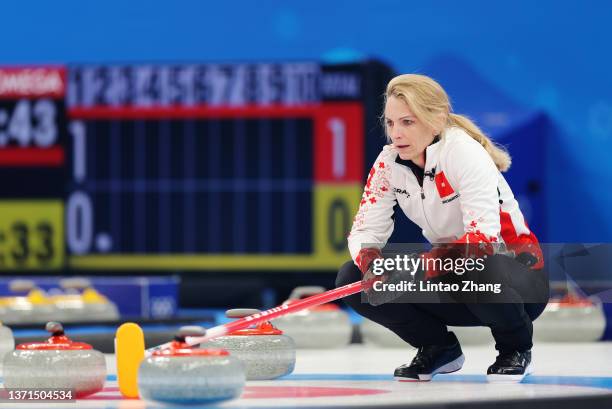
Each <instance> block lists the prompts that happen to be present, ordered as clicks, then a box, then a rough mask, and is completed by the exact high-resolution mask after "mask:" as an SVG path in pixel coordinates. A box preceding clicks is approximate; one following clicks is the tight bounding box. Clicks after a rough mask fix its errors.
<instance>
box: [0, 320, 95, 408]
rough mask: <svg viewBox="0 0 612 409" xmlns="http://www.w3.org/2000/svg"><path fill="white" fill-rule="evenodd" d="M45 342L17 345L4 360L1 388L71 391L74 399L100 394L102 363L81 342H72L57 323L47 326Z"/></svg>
mask: <svg viewBox="0 0 612 409" xmlns="http://www.w3.org/2000/svg"><path fill="white" fill-rule="evenodd" d="M46 330H47V331H49V332H50V333H51V337H50V338H49V339H48V340H47V341H46V342H33V343H27V344H19V345H17V348H16V349H15V350H14V351H13V352H11V353H8V354H6V355H5V357H4V368H3V376H4V387H5V388H13V389H22V388H29V389H71V390H73V391H74V393H75V395H76V397H77V398H82V397H84V396H87V395H91V394H93V393H96V392H98V391H101V390H102V388H103V387H104V381H105V380H106V361H105V359H104V355H103V354H102V353H101V352H98V351H96V350H94V349H93V348H92V347H91V345H89V344H86V343H84V342H73V341H71V340H70V339H69V338H68V337H67V336H66V335H65V334H64V328H63V327H62V325H61V324H60V323H58V322H49V323H47V326H46Z"/></svg>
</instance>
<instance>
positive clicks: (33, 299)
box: [4, 280, 64, 324]
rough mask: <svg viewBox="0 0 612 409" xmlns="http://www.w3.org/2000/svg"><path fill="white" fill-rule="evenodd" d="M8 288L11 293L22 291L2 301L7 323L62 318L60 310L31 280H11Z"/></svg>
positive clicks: (34, 322) (38, 321)
mask: <svg viewBox="0 0 612 409" xmlns="http://www.w3.org/2000/svg"><path fill="white" fill-rule="evenodd" d="M9 289H10V290H11V292H13V293H24V294H20V295H15V296H13V297H9V298H8V299H7V300H5V301H4V304H5V307H6V308H7V316H6V317H5V318H4V321H5V322H6V323H7V324H41V323H44V322H47V321H51V320H54V319H55V320H63V319H64V317H63V315H62V313H61V311H58V309H57V308H56V307H55V305H53V302H52V301H51V300H50V299H49V297H47V294H46V293H45V292H44V291H43V290H42V289H40V288H38V287H37V286H36V284H35V283H34V281H32V280H12V281H11V282H10V283H9Z"/></svg>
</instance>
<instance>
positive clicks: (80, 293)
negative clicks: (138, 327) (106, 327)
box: [53, 277, 120, 322]
mask: <svg viewBox="0 0 612 409" xmlns="http://www.w3.org/2000/svg"><path fill="white" fill-rule="evenodd" d="M60 286H61V287H62V289H63V290H64V291H65V293H64V294H60V295H56V296H54V297H53V301H54V303H55V305H56V306H57V308H58V309H59V310H60V311H63V312H64V313H65V315H66V319H67V320H70V321H72V322H76V321H89V322H91V321H95V322H98V321H117V320H119V318H120V315H119V310H118V309H117V306H116V305H115V304H114V303H113V302H111V301H110V300H109V299H108V298H107V297H105V296H104V295H102V294H100V293H99V292H98V291H96V289H94V288H93V286H92V283H91V281H89V280H88V279H86V278H78V277H77V278H66V279H63V280H60Z"/></svg>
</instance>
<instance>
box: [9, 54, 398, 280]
mask: <svg viewBox="0 0 612 409" xmlns="http://www.w3.org/2000/svg"><path fill="white" fill-rule="evenodd" d="M58 72H61V74H62V78H63V79H66V82H65V84H64V83H62V84H63V85H64V88H62V89H61V93H60V94H53V95H51V96H49V95H43V96H42V97H41V98H40V99H41V100H44V101H47V100H49V99H51V100H52V101H53V106H54V107H55V113H56V114H55V126H56V127H57V129H59V130H60V131H59V132H58V135H59V136H58V137H57V139H56V140H55V143H54V144H53V145H48V146H44V147H43V148H44V149H43V150H44V151H45V152H46V153H45V155H46V157H47V159H46V160H47V162H46V164H44V165H43V167H42V168H41V167H40V163H38V164H35V163H31V164H29V165H28V163H27V160H26V162H24V163H22V164H21V165H19V166H3V165H2V158H6V157H9V156H10V155H8V156H7V155H6V154H5V155H4V156H3V152H9V150H7V149H9V147H8V146H3V145H1V144H2V135H3V134H2V133H1V132H2V130H3V128H2V126H3V122H2V119H3V118H2V112H3V111H2V110H0V171H2V172H5V173H3V175H8V174H9V173H10V172H15V173H14V179H15V180H18V181H20V182H22V181H26V180H28V181H29V182H28V183H27V187H21V189H25V190H19V189H20V186H21V185H22V183H15V184H14V186H13V190H11V191H7V192H8V193H7V194H6V200H2V201H0V211H2V210H3V206H8V208H6V209H4V210H8V212H4V213H0V243H1V241H2V230H3V229H10V228H11V225H12V224H14V223H15V221H16V219H19V218H22V217H21V216H20V214H23V213H24V212H23V211H21V212H19V211H17V213H14V212H15V210H16V209H19V208H20V206H21V207H22V208H23V206H24V205H35V207H34V208H31V209H30V210H29V214H31V215H33V216H31V217H30V219H28V220H29V221H28V222H27V223H26V224H28V223H29V225H31V227H29V229H30V230H31V232H33V231H35V230H36V223H37V220H38V219H41V217H42V219H41V220H42V222H43V224H44V223H47V224H50V225H51V226H52V232H51V234H48V237H47V242H51V243H53V254H54V255H53V257H52V259H53V263H49V262H47V263H46V264H45V263H40V262H28V263H25V264H24V263H22V264H19V263H14V262H11V263H8V264H6V263H5V265H4V266H1V265H0V269H7V270H21V269H29V270H31V269H33V270H40V269H45V270H49V269H50V270H52V269H58V268H67V269H76V270H78V271H84V270H92V272H95V271H96V270H99V271H109V270H117V271H126V270H138V271H146V270H150V269H158V270H174V271H176V270H187V269H193V270H207V269H210V270H222V269H225V270H245V269H246V270H252V269H265V270H296V269H297V270H300V269H302V270H303V269H308V270H328V269H336V268H337V266H338V265H339V264H340V263H342V262H344V261H345V260H346V259H347V258H348V257H349V256H348V252H347V249H346V234H347V232H348V229H349V228H350V225H351V223H352V217H353V215H354V213H355V211H356V209H357V206H358V204H359V199H360V196H361V189H362V183H363V176H364V169H365V168H366V167H368V164H369V162H370V161H371V160H372V155H376V153H377V152H374V153H373V152H371V151H372V149H370V148H369V145H368V144H370V143H371V141H370V142H368V144H366V142H365V135H366V134H367V133H374V134H375V135H379V128H378V125H377V119H376V118H377V116H378V114H379V110H380V102H381V100H380V95H381V94H382V92H383V87H382V85H384V83H385V82H386V81H387V80H388V78H389V76H390V70H389V69H388V68H387V67H385V66H384V65H382V64H380V63H376V62H368V63H363V64H350V65H322V64H319V63H314V62H305V63H300V62H294V63H279V64H183V65H178V64H174V65H145V64H139V65H129V64H124V65H74V66H70V67H68V68H67V69H65V70H64V69H61V70H60V71H58ZM0 79H1V77H0ZM0 95H1V81H0ZM64 96H65V99H64ZM11 98H12V99H11ZM11 98H8V99H6V98H4V99H3V100H0V103H7V104H9V105H10V104H13V105H10V106H11V107H12V106H15V104H17V103H18V102H16V101H18V100H19V98H21V99H23V98H24V97H23V96H21V97H14V98H13V97H11ZM27 98H29V99H28V101H29V102H28V103H29V104H30V106H29V110H30V112H32V113H33V114H36V115H38V116H36V115H33V116H32V119H31V121H30V125H31V126H30V128H29V132H30V136H29V138H30V139H29V140H31V141H37V140H41V139H40V135H39V134H36V132H35V131H34V129H35V128H36V127H38V128H39V129H40V128H41V127H42V126H43V125H45V124H48V122H44V121H45V119H44V118H43V119H40V115H41V113H40V112H43V115H44V112H46V111H45V109H47V110H48V108H44V107H43V108H36V106H35V104H37V103H38V104H42V105H43V106H45V104H47V102H44V101H43V102H38V101H36V100H34V99H32V98H30V97H27ZM21 104H22V105H23V103H21ZM0 106H1V105H0ZM15 109H16V108H12V109H5V111H7V112H9V111H10V112H13V111H15ZM20 109H22V110H24V109H27V108H20ZM5 122H6V121H5ZM13 128H14V129H18V127H17V128H15V127H14V126H13ZM13 128H11V129H13ZM43 128H44V127H43ZM14 133H15V132H13V134H14ZM25 133H26V132H25V131H23V132H22V134H19V135H18V137H15V136H13V137H12V138H13V142H12V143H13V145H16V146H17V148H18V149H19V150H20V151H19V152H20V154H21V155H22V156H23V155H25V156H28V153H27V152H25V150H26V149H27V148H28V147H27V146H25V145H24V146H21V145H19V144H20V143H21V142H20V141H21V139H19V138H23V140H24V141H25V140H26V138H25V136H23V135H25ZM35 135H39V136H38V139H36V138H37V137H36V136H35ZM369 139H374V140H375V141H376V138H375V136H373V135H370V136H369ZM382 142H383V141H382V139H380V144H377V147H376V150H378V147H379V146H380V145H381V144H382ZM11 149H13V148H11ZM49 152H54V153H49ZM36 154H38V155H40V152H38V153H36V152H34V156H36ZM31 155H32V153H30V156H31ZM45 155H43V156H45ZM54 155H55V156H54ZM58 155H59V156H60V157H61V160H59V159H58ZM52 157H54V158H55V159H50V158H52ZM366 158H367V159H366ZM30 159H31V157H30ZM9 161H10V160H9ZM41 169H42V170H43V172H41ZM29 175H34V176H29ZM28 178H33V179H28ZM3 197H5V195H4V194H3ZM24 199H27V200H26V202H25V203H24V202H23V200H24ZM49 201H50V202H52V203H49ZM41 204H42V208H41V207H40V206H41ZM36 206H38V207H36ZM45 206H46V207H45ZM45 209H46V210H45ZM50 209H53V211H52V212H51V213H49V212H50ZM11 212H13V213H11ZM45 212H47V213H45ZM35 219H36V220H35ZM43 219H44V220H43ZM41 220H38V223H39V224H40V222H41ZM50 220H51V221H52V222H49V221H50ZM31 232H30V233H31ZM30 236H31V237H29V238H28V239H27V240H30V241H31V243H30V244H31V245H30V247H32V248H37V249H38V250H39V253H40V249H41V248H42V247H41V245H40V243H42V242H43V241H44V240H43V239H44V237H43V239H33V238H32V237H33V235H32V234H30ZM27 240H26V241H27ZM13 241H14V242H16V241H15V240H13ZM22 241H23V240H22ZM13 247H15V246H13ZM1 252H2V250H1V244H0V255H2V254H1ZM30 258H31V259H32V260H34V259H35V257H33V256H31V257H30Z"/></svg>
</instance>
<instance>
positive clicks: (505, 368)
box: [487, 350, 532, 382]
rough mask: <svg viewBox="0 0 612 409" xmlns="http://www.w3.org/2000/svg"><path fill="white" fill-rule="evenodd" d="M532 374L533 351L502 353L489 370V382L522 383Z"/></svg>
mask: <svg viewBox="0 0 612 409" xmlns="http://www.w3.org/2000/svg"><path fill="white" fill-rule="evenodd" d="M531 372H532V365H531V350H529V351H525V352H520V351H500V353H499V355H498V356H497V358H496V359H495V363H494V364H493V365H491V366H490V367H489V369H487V380H488V381H489V382H520V381H522V380H523V378H524V377H525V375H529V374H530V373H531Z"/></svg>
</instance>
